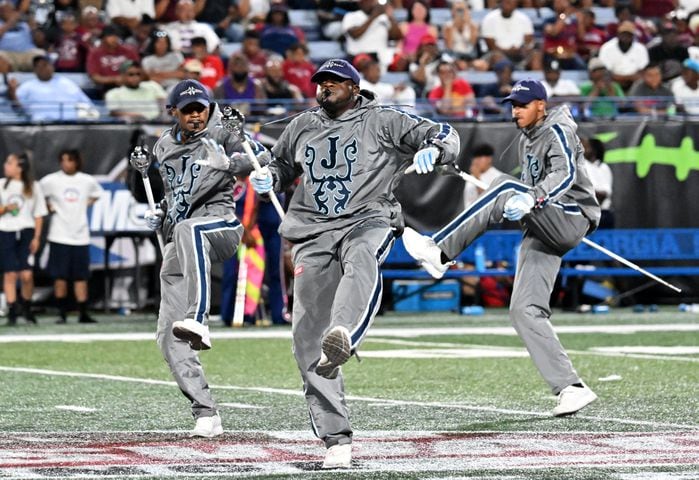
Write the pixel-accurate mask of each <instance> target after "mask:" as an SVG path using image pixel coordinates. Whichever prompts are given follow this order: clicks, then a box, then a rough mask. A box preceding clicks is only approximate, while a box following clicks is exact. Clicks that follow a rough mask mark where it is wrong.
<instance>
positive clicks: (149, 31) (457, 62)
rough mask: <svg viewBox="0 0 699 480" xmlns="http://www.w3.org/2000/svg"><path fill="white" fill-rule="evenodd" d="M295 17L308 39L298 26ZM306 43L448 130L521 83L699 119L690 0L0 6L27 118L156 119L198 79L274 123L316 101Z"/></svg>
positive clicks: (603, 103) (584, 109)
mask: <svg viewBox="0 0 699 480" xmlns="http://www.w3.org/2000/svg"><path fill="white" fill-rule="evenodd" d="M301 9H306V10H307V11H308V12H309V13H310V15H315V16H316V23H315V25H314V26H312V27H310V26H308V25H304V26H303V28H302V27H301V26H299V25H295V24H293V22H292V21H291V16H290V10H291V11H294V12H296V11H298V10H301ZM611 9H613V11H614V17H613V18H611V16H610V18H605V20H604V22H599V21H598V19H597V15H596V12H601V11H606V12H609V11H610V10H611ZM436 13H440V15H439V20H437V19H436V15H435V14H436ZM445 13H447V14H446V15H445ZM316 41H324V42H328V41H330V42H338V45H341V46H342V49H343V51H344V52H345V55H346V57H347V58H348V59H349V60H351V61H352V62H353V63H354V64H355V66H356V67H357V68H358V70H359V71H360V72H362V75H363V87H365V88H367V89H371V90H375V92H376V93H377V95H378V97H379V98H380V101H381V102H383V103H387V104H398V105H404V106H407V107H411V108H419V105H425V106H424V107H423V108H430V109H432V110H431V111H432V112H434V113H436V114H438V115H444V116H448V117H453V118H464V117H473V116H475V115H476V114H478V115H482V114H495V115H505V114H507V113H508V112H507V111H505V110H503V108H506V107H502V106H501V105H500V103H499V99H501V98H503V97H505V96H507V95H508V94H509V90H510V89H511V87H512V85H513V84H514V81H515V80H516V79H517V78H522V75H527V74H529V73H531V74H532V75H535V76H536V77H537V78H542V79H543V80H544V82H545V85H546V88H547V90H548V93H549V95H550V96H551V97H553V98H555V97H560V98H561V99H562V100H565V101H569V102H572V103H573V104H574V105H575V108H574V109H573V110H574V111H575V112H579V113H581V114H585V115H588V116H591V117H598V116H609V117H611V116H615V115H618V114H619V113H624V112H629V113H640V114H644V115H649V114H652V115H655V114H663V113H667V114H672V113H679V112H686V113H689V114H696V113H697V112H699V90H698V89H697V77H698V75H699V1H697V0H662V1H659V0H654V1H650V0H630V1H629V0H625V1H623V0H601V1H592V0H577V1H574V0H552V1H543V0H521V1H519V0H485V1H484V0H468V1H467V0H452V1H446V0H388V1H386V0H286V1H284V0H54V1H53V2H46V1H39V0H0V74H2V78H3V80H4V82H0V94H4V98H3V99H0V104H2V103H3V102H4V103H5V104H6V105H8V104H10V105H12V106H13V108H14V109H15V111H20V112H22V114H24V115H26V117H27V118H29V119H30V120H32V121H75V120H76V119H95V118H101V117H104V116H107V117H109V118H112V119H119V120H123V121H155V120H166V119H167V117H166V114H165V112H166V110H165V109H164V108H163V107H164V105H165V103H166V99H167V94H168V91H169V89H171V88H172V86H173V85H174V84H175V83H176V82H177V81H179V80H181V79H183V78H194V79H198V80H200V81H201V82H202V83H203V84H204V85H206V86H207V87H208V88H209V89H210V90H211V92H212V94H213V95H214V96H215V98H216V99H218V100H223V101H229V102H230V103H235V104H237V105H238V106H239V107H240V108H242V109H243V110H244V111H245V112H247V113H249V114H261V115H264V114H268V115H281V114H285V113H288V112H289V111H298V110H301V109H303V108H307V107H308V106H309V105H312V104H313V99H314V97H315V85H314V84H313V83H312V82H311V81H310V77H311V75H312V73H313V71H314V70H315V68H316V67H317V65H316V64H315V63H314V62H313V61H312V60H311V56H309V46H310V47H312V46H313V45H314V42H316ZM231 45H235V48H234V49H233V50H232V53H231V49H230V48H226V47H230V46H231ZM224 51H225V52H226V54H224ZM229 53H230V54H229ZM312 58H314V59H316V60H318V59H321V60H322V52H314V54H313V56H312ZM569 71H577V72H581V73H578V74H576V75H575V76H574V78H575V79H576V80H575V81H574V80H571V79H570V78H565V77H566V75H565V73H566V72H569ZM17 72H33V73H34V77H31V76H29V75H27V74H25V75H24V76H23V77H22V81H21V82H20V81H18V80H17V77H16V75H15V74H16V73H17ZM485 72H493V75H492V77H488V79H489V80H488V81H478V79H482V78H485V77H484V76H483V74H484V73H485ZM63 73H78V74H82V75H83V76H84V78H85V80H86V81H85V82H83V83H81V84H80V85H78V84H77V83H75V82H74V78H75V76H72V77H71V76H70V75H63ZM387 73H388V74H391V75H392V77H391V78H392V81H385V80H382V79H383V77H384V75H386V74H387ZM518 75H519V76H518ZM581 75H582V76H581ZM470 77H474V78H476V79H477V81H473V80H472V79H471V78H470ZM568 77H570V75H568ZM396 78H399V79H400V80H398V81H393V80H395V79H396ZM491 79H495V80H494V81H491ZM20 83H21V84H20ZM624 97H629V98H628V99H627V101H624V100H623V99H624ZM630 97H634V98H630ZM638 97H647V99H639V98H638ZM620 99H622V100H620ZM416 105H417V107H416ZM423 113H424V112H423Z"/></svg>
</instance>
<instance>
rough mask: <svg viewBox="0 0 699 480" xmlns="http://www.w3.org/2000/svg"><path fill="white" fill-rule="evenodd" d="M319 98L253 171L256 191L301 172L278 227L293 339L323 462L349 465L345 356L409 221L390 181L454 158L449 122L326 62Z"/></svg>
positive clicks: (279, 186) (318, 78)
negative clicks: (385, 101) (289, 249)
mask: <svg viewBox="0 0 699 480" xmlns="http://www.w3.org/2000/svg"><path fill="white" fill-rule="evenodd" d="M312 80H313V81H314V82H315V83H317V84H318V93H317V101H318V103H319V105H320V108H318V109H315V110H313V111H309V112H306V113H303V114H301V115H299V116H297V117H296V118H294V119H293V120H292V121H291V123H290V124H289V125H288V126H287V127H286V129H285V130H284V132H283V133H282V135H281V137H280V138H279V140H278V142H277V144H276V145H275V146H274V147H273V148H272V160H271V163H270V165H269V168H268V169H267V168H264V169H263V171H262V172H260V173H256V172H253V173H252V174H251V176H250V178H251V183H252V185H253V188H255V190H256V191H257V192H258V193H268V192H269V191H271V190H275V191H282V190H284V189H285V188H286V187H287V186H288V185H290V184H291V183H292V182H293V181H294V180H295V179H296V178H298V177H299V176H301V182H300V184H299V186H298V188H297V189H296V192H295V193H294V196H293V198H292V200H291V203H290V205H289V211H288V213H287V216H286V218H285V219H284V221H283V222H282V225H281V227H280V232H281V234H282V235H283V236H284V237H285V238H287V239H288V240H289V241H290V242H291V243H292V244H293V259H294V269H295V270H294V278H295V281H294V311H293V332H292V335H293V349H294V355H295V357H296V362H297V364H298V367H299V370H300V371H301V377H302V378H303V382H304V392H305V395H306V401H307V402H308V406H309V409H310V415H311V422H312V427H313V430H314V432H315V434H316V435H317V436H318V437H319V438H320V439H322V440H323V441H324V442H325V446H326V448H327V449H328V450H327V452H326V455H325V461H324V463H323V468H347V467H349V466H350V464H351V452H352V448H351V442H352V428H351V426H350V422H349V413H348V409H347V405H346V403H345V396H344V384H343V378H342V373H341V371H340V366H341V365H342V364H344V363H345V362H347V360H348V359H349V358H350V356H351V355H352V354H353V353H355V352H356V350H357V348H358V347H359V345H360V343H361V341H362V339H363V338H364V335H365V334H366V332H367V330H368V328H369V326H370V324H371V322H372V321H373V319H374V316H375V315H376V313H377V311H378V309H379V304H380V302H381V288H382V285H381V283H382V282H381V272H380V267H381V264H382V263H383V261H384V260H385V258H386V256H387V255H388V253H389V250H390V248H391V246H392V245H393V242H394V238H395V234H396V231H401V230H402V228H403V220H402V215H401V209H400V205H399V204H398V202H397V201H396V199H395V197H394V195H393V190H394V188H395V186H396V184H397V182H398V180H399V179H400V178H401V176H402V171H403V170H404V169H405V168H406V166H408V165H409V164H410V162H411V159H412V162H413V164H414V165H415V167H416V168H417V169H419V170H421V171H423V170H424V171H428V170H432V169H433V168H434V165H435V163H436V162H437V161H438V160H439V161H440V162H441V161H445V162H453V161H454V160H455V159H456V158H457V156H458V153H459V137H458V134H457V132H456V131H454V130H453V129H452V128H451V127H450V126H449V125H446V124H439V123H434V122H432V121H430V120H427V119H425V118H422V117H419V116H416V115H411V114H407V113H405V112H402V111H400V110H397V109H395V108H391V107H382V106H380V105H378V104H377V102H376V101H375V100H374V95H373V94H372V93H371V92H368V91H365V90H362V91H360V89H359V73H357V71H356V70H355V69H354V67H352V65H350V64H349V63H348V62H346V61H345V60H328V61H327V62H325V63H324V64H323V65H322V66H321V67H320V68H319V69H318V70H317V71H316V72H315V73H314V75H313V77H312Z"/></svg>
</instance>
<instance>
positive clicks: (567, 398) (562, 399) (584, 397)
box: [552, 384, 597, 417]
mask: <svg viewBox="0 0 699 480" xmlns="http://www.w3.org/2000/svg"><path fill="white" fill-rule="evenodd" d="M595 400H597V395H595V392H593V391H592V390H590V387H588V386H587V385H585V384H583V387H582V388H581V387H574V386H573V385H568V386H567V387H566V388H564V389H563V390H561V393H559V394H558V405H557V406H556V408H554V409H553V411H552V413H553V416H554V417H562V416H564V415H572V414H573V413H575V412H577V411H578V410H582V409H583V408H585V407H586V406H588V405H589V404H591V403H592V402H594V401H595Z"/></svg>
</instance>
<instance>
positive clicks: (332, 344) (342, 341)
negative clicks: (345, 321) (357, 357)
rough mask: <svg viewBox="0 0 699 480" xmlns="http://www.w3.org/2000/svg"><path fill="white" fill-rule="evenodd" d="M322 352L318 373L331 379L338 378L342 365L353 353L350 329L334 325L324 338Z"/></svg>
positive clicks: (317, 367) (317, 368)
mask: <svg viewBox="0 0 699 480" xmlns="http://www.w3.org/2000/svg"><path fill="white" fill-rule="evenodd" d="M321 352H322V353H321V355H320V361H319V362H318V365H317V366H316V373H317V374H318V375H320V376H321V377H324V378H327V379H330V380H332V379H333V378H337V375H338V374H339V373H340V366H341V365H344V364H345V363H346V362H347V360H349V358H350V356H351V355H352V342H351V340H350V333H349V330H347V329H346V328H345V327H341V326H337V327H333V328H332V329H331V330H330V331H329V332H328V334H327V335H325V337H324V338H323V343H322V345H321Z"/></svg>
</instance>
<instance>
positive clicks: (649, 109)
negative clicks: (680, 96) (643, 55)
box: [629, 63, 674, 116]
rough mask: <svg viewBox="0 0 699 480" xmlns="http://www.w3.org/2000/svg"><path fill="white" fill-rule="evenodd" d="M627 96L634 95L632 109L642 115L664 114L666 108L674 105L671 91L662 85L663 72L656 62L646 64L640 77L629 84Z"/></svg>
mask: <svg viewBox="0 0 699 480" xmlns="http://www.w3.org/2000/svg"><path fill="white" fill-rule="evenodd" d="M629 97H636V98H634V102H633V103H634V109H635V110H636V111H637V112H638V113H641V114H643V115H652V116H655V115H658V114H666V113H667V109H668V108H669V107H670V106H671V105H674V102H673V101H672V99H673V94H672V91H671V90H670V89H669V88H667V87H666V86H665V85H663V74H662V72H661V70H660V65H658V64H657V63H649V64H648V65H646V67H645V68H644V69H643V73H642V75H641V78H639V79H638V80H636V81H635V82H634V83H633V85H631V88H630V89H629ZM638 97H648V98H638Z"/></svg>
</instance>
